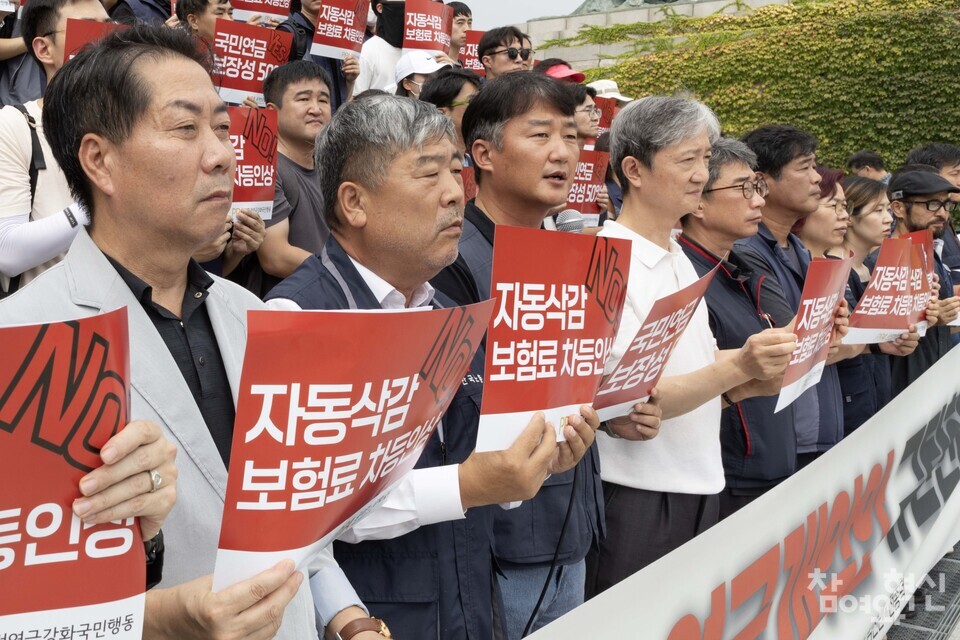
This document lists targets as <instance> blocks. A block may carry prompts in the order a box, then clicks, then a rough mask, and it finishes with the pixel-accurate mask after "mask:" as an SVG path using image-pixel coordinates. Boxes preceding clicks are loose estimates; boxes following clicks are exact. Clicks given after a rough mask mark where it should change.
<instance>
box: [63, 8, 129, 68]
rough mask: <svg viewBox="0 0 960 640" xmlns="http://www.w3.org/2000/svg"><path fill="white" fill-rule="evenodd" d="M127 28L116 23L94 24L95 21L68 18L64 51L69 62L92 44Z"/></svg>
mask: <svg viewBox="0 0 960 640" xmlns="http://www.w3.org/2000/svg"><path fill="white" fill-rule="evenodd" d="M126 28H127V27H126V25H122V24H117V23H116V22H94V21H93V20H78V19H76V18H67V26H66V30H65V31H64V34H63V51H64V53H65V54H66V56H67V60H73V58H74V57H76V55H77V54H78V53H80V50H81V49H83V47H85V46H86V45H88V44H90V43H91V42H98V41H100V40H102V39H103V38H106V37H107V36H108V35H110V34H111V33H113V32H114V31H117V30H119V29H126Z"/></svg>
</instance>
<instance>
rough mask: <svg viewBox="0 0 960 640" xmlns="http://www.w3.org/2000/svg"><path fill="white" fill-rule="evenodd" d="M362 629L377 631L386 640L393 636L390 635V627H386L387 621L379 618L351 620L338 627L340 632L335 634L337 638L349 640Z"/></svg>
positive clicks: (391, 638)
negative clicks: (340, 627)
mask: <svg viewBox="0 0 960 640" xmlns="http://www.w3.org/2000/svg"><path fill="white" fill-rule="evenodd" d="M364 631H373V632H375V633H379V634H380V635H382V636H383V637H384V638H386V639H387V640H393V636H392V635H390V629H388V628H387V623H386V622H384V621H383V620H381V619H380V618H359V619H357V620H351V621H350V622H348V623H347V624H345V625H343V628H342V629H340V633H338V634H337V640H350V638H352V637H353V636H355V635H357V634H358V633H362V632H364Z"/></svg>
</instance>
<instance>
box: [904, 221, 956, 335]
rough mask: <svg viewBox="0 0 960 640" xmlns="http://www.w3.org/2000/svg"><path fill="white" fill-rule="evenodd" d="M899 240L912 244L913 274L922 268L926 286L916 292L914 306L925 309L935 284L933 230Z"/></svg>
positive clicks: (953, 323)
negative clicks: (908, 241)
mask: <svg viewBox="0 0 960 640" xmlns="http://www.w3.org/2000/svg"><path fill="white" fill-rule="evenodd" d="M900 237H901V238H906V239H908V240H910V242H912V243H913V246H914V255H913V269H914V274H916V270H917V269H920V268H922V269H923V273H924V275H925V277H926V283H927V286H926V287H925V288H923V289H921V290H918V291H917V294H916V298H917V299H916V302H915V306H918V307H919V306H920V305H921V304H922V305H923V307H924V309H925V308H926V305H927V303H928V302H929V301H930V298H931V297H932V296H933V295H934V288H935V284H936V282H937V262H936V254H935V252H934V247H933V230H932V229H929V228H928V229H924V230H923V231H914V232H912V233H905V234H903V235H901V236H900ZM921 315H922V317H923V318H926V314H925V313H923V314H921ZM949 326H954V327H955V326H960V318H957V319H956V320H954V321H953V322H951V323H950V325H949ZM926 328H927V326H926V322H924V324H923V331H922V332H920V335H921V336H923V335H924V334H925V333H926Z"/></svg>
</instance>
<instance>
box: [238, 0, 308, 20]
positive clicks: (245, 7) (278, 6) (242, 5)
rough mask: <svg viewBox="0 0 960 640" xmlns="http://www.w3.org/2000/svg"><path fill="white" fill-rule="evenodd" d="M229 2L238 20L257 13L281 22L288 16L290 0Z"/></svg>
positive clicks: (241, 0)
mask: <svg viewBox="0 0 960 640" xmlns="http://www.w3.org/2000/svg"><path fill="white" fill-rule="evenodd" d="M324 3H326V0H324ZM230 4H231V5H232V6H233V19H234V20H236V21H238V22H246V21H247V20H249V19H250V18H252V17H253V16H257V15H259V16H260V17H261V18H263V19H265V20H269V19H270V18H275V19H277V20H279V21H281V22H283V21H284V20H286V19H287V18H288V17H290V0H230Z"/></svg>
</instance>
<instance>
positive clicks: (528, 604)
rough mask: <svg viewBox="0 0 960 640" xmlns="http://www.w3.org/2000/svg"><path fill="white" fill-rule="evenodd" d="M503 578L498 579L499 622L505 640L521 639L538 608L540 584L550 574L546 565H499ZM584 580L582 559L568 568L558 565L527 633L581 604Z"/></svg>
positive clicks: (498, 577) (541, 585)
mask: <svg viewBox="0 0 960 640" xmlns="http://www.w3.org/2000/svg"><path fill="white" fill-rule="evenodd" d="M500 568H501V570H502V571H503V575H502V576H497V581H498V584H499V585H500V593H501V595H502V596H503V610H502V611H501V612H500V614H501V615H500V619H501V623H502V625H503V628H504V631H505V632H506V636H505V640H520V638H521V637H523V628H524V627H525V626H527V621H528V620H529V619H530V614H531V613H533V609H534V607H536V606H537V600H538V599H539V598H540V592H541V591H542V590H543V583H544V581H545V580H546V579H547V572H549V571H550V565H549V564H529V565H525V564H507V563H503V564H502V565H501V567H500ZM585 577H586V569H585V563H584V561H583V560H581V561H580V562H577V563H575V564H571V565H566V566H565V565H558V566H557V568H556V569H554V571H553V577H552V578H551V580H550V586H549V587H548V588H547V595H546V596H545V597H544V599H543V604H542V605H540V611H539V613H538V614H537V617H536V619H535V620H534V622H533V626H532V627H531V629H530V631H531V632H533V631H536V630H537V629H539V628H540V627H543V626H546V625H547V624H548V623H550V622H553V621H554V620H556V619H557V618H559V617H560V616H562V615H563V614H565V613H567V612H569V611H572V610H573V609H575V608H576V607H578V606H580V605H581V604H583V581H584V578H585Z"/></svg>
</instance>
